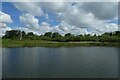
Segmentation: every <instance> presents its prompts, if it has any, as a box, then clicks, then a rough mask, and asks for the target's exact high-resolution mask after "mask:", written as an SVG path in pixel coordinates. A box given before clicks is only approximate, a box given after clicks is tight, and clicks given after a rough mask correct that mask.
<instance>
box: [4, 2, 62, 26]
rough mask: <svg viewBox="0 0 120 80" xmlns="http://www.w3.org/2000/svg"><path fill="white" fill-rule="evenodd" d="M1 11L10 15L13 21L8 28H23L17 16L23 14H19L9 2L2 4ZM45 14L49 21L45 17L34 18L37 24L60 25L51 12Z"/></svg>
mask: <svg viewBox="0 0 120 80" xmlns="http://www.w3.org/2000/svg"><path fill="white" fill-rule="evenodd" d="M2 11H3V12H4V13H6V14H9V15H11V18H12V19H13V23H12V24H9V26H10V27H17V26H21V27H22V26H23V24H22V23H21V22H20V20H19V16H20V15H22V14H23V13H24V12H21V11H19V10H18V9H17V8H15V7H14V5H13V4H12V3H11V2H3V3H2ZM46 13H47V14H48V15H49V20H48V19H46V17H45V16H36V18H37V19H39V23H41V22H47V23H49V24H50V25H51V26H56V25H58V24H59V23H60V22H59V20H58V19H57V15H56V14H54V13H51V12H46Z"/></svg>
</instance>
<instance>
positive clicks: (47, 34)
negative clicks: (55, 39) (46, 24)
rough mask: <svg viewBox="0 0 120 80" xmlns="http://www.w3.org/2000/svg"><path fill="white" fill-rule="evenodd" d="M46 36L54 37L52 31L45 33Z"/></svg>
mask: <svg viewBox="0 0 120 80" xmlns="http://www.w3.org/2000/svg"><path fill="white" fill-rule="evenodd" d="M44 36H47V37H50V38H51V37H52V32H46V33H45V34H44Z"/></svg>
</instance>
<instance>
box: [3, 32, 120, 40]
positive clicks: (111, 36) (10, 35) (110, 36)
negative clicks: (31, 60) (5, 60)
mask: <svg viewBox="0 0 120 80" xmlns="http://www.w3.org/2000/svg"><path fill="white" fill-rule="evenodd" d="M21 34H22V40H24V39H28V40H47V41H57V42H70V41H72V42H74V41H96V42H119V41H120V38H119V36H120V31H114V32H106V33H104V34H102V35H96V34H94V35H90V34H86V35H72V34H71V33H67V34H65V35H64V36H62V35H61V34H59V33H58V32H54V33H52V32H46V33H45V34H44V35H40V36H38V35H36V34H34V33H33V32H29V33H25V31H22V32H21V31H20V30H11V31H6V33H5V35H4V36H3V37H2V38H3V39H16V40H19V39H20V37H21Z"/></svg>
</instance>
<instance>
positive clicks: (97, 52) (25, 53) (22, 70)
mask: <svg viewBox="0 0 120 80" xmlns="http://www.w3.org/2000/svg"><path fill="white" fill-rule="evenodd" d="M2 50H3V52H2V58H3V61H2V62H3V63H2V64H3V74H2V76H3V77H4V78H117V77H118V48H117V47H75V48H65V47H61V48H43V47H34V48H3V49H2Z"/></svg>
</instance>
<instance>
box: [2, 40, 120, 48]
mask: <svg viewBox="0 0 120 80" xmlns="http://www.w3.org/2000/svg"><path fill="white" fill-rule="evenodd" d="M78 46H117V47H118V46H120V43H115V42H114V43H108V42H104V43H102V42H90V41H89V42H55V41H44V40H21V41H20V40H10V39H3V40H2V47H6V48H12V47H78Z"/></svg>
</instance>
